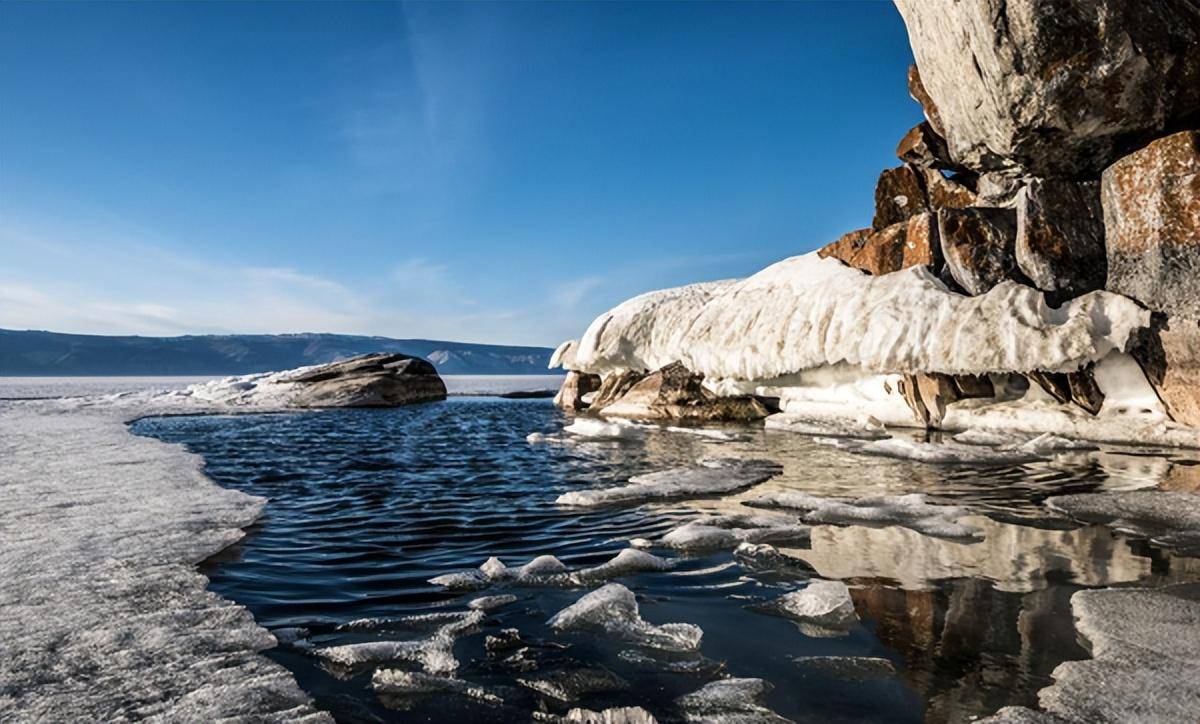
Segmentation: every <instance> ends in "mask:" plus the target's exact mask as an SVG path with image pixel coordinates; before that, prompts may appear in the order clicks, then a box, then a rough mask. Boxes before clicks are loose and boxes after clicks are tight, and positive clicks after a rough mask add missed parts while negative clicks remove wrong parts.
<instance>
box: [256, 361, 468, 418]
mask: <svg viewBox="0 0 1200 724" xmlns="http://www.w3.org/2000/svg"><path fill="white" fill-rule="evenodd" d="M276 383H277V384H279V385H286V386H287V388H288V390H287V394H288V397H289V404H290V405H291V406H293V407H396V406H399V405H407V404H411V403H414V402H429V401H432V400H443V399H445V398H446V385H445V383H443V382H442V378H441V377H439V376H438V373H437V370H436V369H434V367H433V365H432V364H430V363H428V362H426V361H425V360H423V359H420V358H419V357H409V356H408V355H403V354H366V355H361V356H358V357H351V358H350V359H345V360H341V361H339V362H332V363H330V364H324V365H316V366H314V367H305V368H302V369H299V370H297V371H296V372H294V373H291V374H284V375H282V376H281V377H280V378H279V379H278V380H277V381H276Z"/></svg>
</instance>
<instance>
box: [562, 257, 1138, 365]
mask: <svg viewBox="0 0 1200 724" xmlns="http://www.w3.org/2000/svg"><path fill="white" fill-rule="evenodd" d="M914 310H920V313H914ZM1149 322H1150V316H1149V312H1147V311H1146V310H1144V309H1142V308H1141V307H1140V306H1139V305H1138V304H1137V303H1136V302H1134V301H1133V300H1130V299H1127V298H1125V297H1122V296H1120V295H1116V294H1111V293H1108V292H1091V293H1089V294H1086V295H1084V296H1082V297H1079V298H1077V299H1074V300H1072V301H1071V302H1069V303H1067V304H1065V305H1063V306H1062V307H1059V308H1052V307H1049V306H1047V305H1046V303H1045V300H1044V298H1043V296H1042V294H1041V292H1039V291H1038V290H1036V289H1034V288H1032V287H1027V286H1024V285H1021V284H1017V283H1015V282H1011V281H1006V282H1002V283H1001V284H999V285H997V286H996V287H994V288H993V289H991V290H990V291H988V292H987V293H986V294H982V295H980V296H974V297H967V296H962V295H960V294H956V293H954V292H951V291H949V290H948V289H947V288H946V286H945V285H944V284H943V283H942V282H941V281H939V280H938V279H937V278H936V277H935V276H934V275H933V274H932V273H931V272H930V271H929V270H928V269H927V268H925V267H923V266H914V267H909V268H908V269H904V270H901V271H898V272H894V273H891V274H884V275H881V276H868V275H864V274H862V273H861V272H859V271H858V270H856V269H852V268H850V267H847V266H845V265H844V264H842V263H841V262H839V261H837V260H836V259H822V258H820V257H819V256H817V254H816V253H810V254H805V255H802V256H796V257H792V258H790V259H785V260H783V261H781V262H778V263H776V264H773V265H771V266H769V267H767V268H766V269H763V270H762V271H760V272H758V273H757V274H755V275H753V276H751V277H749V278H747V279H744V280H741V281H736V282H715V283H707V284H698V285H690V286H685V287H677V288H674V289H666V290H663V291H659V292H650V293H648V294H643V295H641V296H638V297H635V298H633V299H630V300H629V301H626V302H624V303H622V304H620V305H618V306H617V307H615V308H613V309H612V310H610V311H608V312H605V313H604V314H602V315H600V316H599V317H598V318H596V320H595V321H593V322H592V324H591V325H590V326H589V327H588V329H587V332H585V333H584V335H583V338H582V339H581V340H580V343H579V347H578V348H577V350H576V353H575V365H576V367H578V368H579V369H581V370H583V371H586V372H592V373H596V374H607V373H609V372H614V371H624V370H648V369H659V368H660V367H663V366H664V365H667V364H670V363H671V362H676V361H679V362H682V363H683V364H684V365H685V366H686V367H687V368H688V369H689V370H692V371H693V372H699V373H701V374H703V375H705V377H706V378H709V379H712V380H720V379H735V380H771V379H773V378H777V377H782V376H785V375H790V374H794V373H797V372H802V371H804V370H808V369H812V368H816V367H824V366H828V365H836V364H838V363H842V362H845V363H849V364H851V365H854V366H858V367H860V368H862V369H863V370H866V371H871V372H885V373H912V372H942V373H946V374H975V375H978V374H986V373H989V372H1010V371H1027V370H1046V371H1051V372H1071V371H1075V370H1077V369H1079V368H1080V367H1081V366H1083V365H1085V364H1087V363H1089V362H1096V361H1098V360H1100V359H1101V358H1103V357H1104V356H1105V355H1107V354H1108V353H1109V352H1111V351H1113V350H1124V349H1125V347H1126V345H1127V343H1128V342H1129V338H1130V335H1131V334H1132V333H1133V332H1134V331H1136V330H1137V329H1139V328H1142V327H1145V326H1147V325H1148V324H1149Z"/></svg>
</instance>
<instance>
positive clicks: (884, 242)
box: [817, 212, 941, 276]
mask: <svg viewBox="0 0 1200 724" xmlns="http://www.w3.org/2000/svg"><path fill="white" fill-rule="evenodd" d="M817 255H818V256H820V257H821V258H827V257H833V258H834V259H838V260H840V261H842V262H843V263H845V264H846V265H848V266H852V267H854V268H855V269H859V270H861V271H864V272H866V273H868V274H871V275H873V276H879V275H880V274H888V273H890V272H894V271H899V270H901V269H907V268H908V267H910V266H917V265H920V264H924V265H927V266H931V267H940V265H941V250H940V249H939V248H938V245H937V223H936V219H935V218H934V215H933V214H931V213H928V212H925V213H921V214H917V215H916V216H913V217H912V218H910V219H908V220H907V221H901V222H898V223H895V224H892V225H891V226H889V227H887V228H885V229H882V230H880V231H875V230H873V229H859V230H858V231H851V232H850V233H848V234H845V235H843V236H842V237H841V238H840V239H838V240H837V241H835V242H833V243H831V244H827V245H825V246H824V247H822V248H820V249H818V250H817Z"/></svg>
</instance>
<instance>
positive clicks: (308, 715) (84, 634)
mask: <svg viewBox="0 0 1200 724" xmlns="http://www.w3.org/2000/svg"><path fill="white" fill-rule="evenodd" d="M138 394H140V393H138ZM174 411H178V410H177V408H175V407H173V406H170V405H159V404H139V405H133V404H124V405H120V406H117V405H115V404H114V403H111V402H105V403H102V404H88V403H87V402H85V401H76V400H67V401H63V400H44V401H36V402H0V460H3V461H4V462H3V465H0V530H3V540H4V543H3V545H0V570H2V571H4V575H3V576H2V577H0V607H2V608H3V615H0V650H3V651H4V655H3V656H0V681H2V682H3V685H2V686H0V692H2V693H0V720H3V721H26V720H31V721H65V720H75V721H83V720H88V721H116V720H128V719H142V718H146V719H159V720H163V721H185V720H187V721H204V720H217V719H224V718H229V719H259V720H288V721H314V722H315V721H330V718H329V717H328V715H326V714H324V713H323V712H319V711H317V710H316V709H315V708H313V706H312V704H311V701H310V699H309V697H308V695H306V694H305V693H304V692H303V691H302V690H301V689H300V688H299V686H297V685H296V682H295V679H294V678H293V677H292V675H291V674H290V673H289V672H288V671H287V670H286V669H284V668H283V667H281V666H279V665H278V664H276V663H274V662H272V661H270V660H268V659H266V658H265V657H263V656H261V655H260V654H259V653H258V652H260V651H262V650H264V649H268V648H271V647H273V646H275V645H277V639H276V638H275V637H274V636H272V635H271V634H270V633H268V632H267V631H266V630H265V629H263V628H262V627H260V626H259V625H258V624H257V623H256V622H255V621H254V619H253V618H252V617H251V615H250V613H249V612H248V611H246V609H245V608H243V607H242V606H238V605H234V604H232V603H230V602H229V601H227V600H225V599H223V598H221V597H220V596H218V595H217V594H215V593H213V592H212V591H209V590H208V589H207V583H208V581H207V579H206V578H205V577H204V576H202V575H201V574H200V573H199V572H198V571H197V570H196V568H195V564H196V563H197V562H199V561H202V560H204V559H205V558H208V557H209V556H211V555H213V554H214V553H216V552H218V551H220V550H221V549H223V548H225V547H227V546H228V545H230V544H231V543H234V542H235V541H237V540H238V539H239V538H241V537H242V535H243V533H242V528H244V527H245V526H247V525H250V524H251V523H253V522H254V520H255V519H256V518H257V517H258V515H259V513H260V511H261V510H262V506H263V503H264V501H263V500H262V499H261V498H255V497H252V496H249V495H246V494H244V493H240V492H237V491H234V490H227V489H224V488H221V487H219V486H217V485H216V484H215V483H213V482H212V481H211V480H209V479H208V478H206V477H205V476H204V474H203V473H202V472H201V460H200V459H199V458H198V457H197V456H195V455H192V454H190V453H188V452H186V451H185V450H184V449H183V448H182V447H180V446H176V445H168V444H166V443H162V442H159V441H156V440H150V439H147V438H141V437H136V436H134V435H133V434H131V433H130V432H129V430H128V428H127V426H126V422H127V421H129V420H131V419H133V418H135V417H138V416H141V415H146V414H155V413H161V412H174ZM97 681H103V682H104V685H103V686H80V685H79V682H97Z"/></svg>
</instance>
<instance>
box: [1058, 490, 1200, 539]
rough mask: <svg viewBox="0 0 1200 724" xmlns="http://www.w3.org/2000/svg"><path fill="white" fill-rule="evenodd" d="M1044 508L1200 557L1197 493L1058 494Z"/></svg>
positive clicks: (1199, 495) (1151, 491)
mask: <svg viewBox="0 0 1200 724" xmlns="http://www.w3.org/2000/svg"><path fill="white" fill-rule="evenodd" d="M1046 506H1047V507H1048V508H1050V509H1051V510H1054V511H1057V512H1059V513H1063V514H1065V515H1069V516H1071V517H1072V518H1076V519H1078V520H1081V521H1084V522H1086V523H1102V524H1104V525H1107V526H1110V527H1112V528H1115V529H1117V530H1119V531H1123V532H1126V533H1131V534H1133V535H1135V536H1138V537H1140V538H1146V539H1148V540H1149V541H1150V542H1151V543H1154V544H1156V545H1160V546H1164V547H1167V548H1174V549H1177V550H1179V551H1180V552H1182V553H1184V554H1185V555H1200V492H1183V491H1173V490H1130V491H1121V492H1098V493H1086V494H1080V495H1059V496H1055V497H1053V498H1048V499H1047V500H1046Z"/></svg>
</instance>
